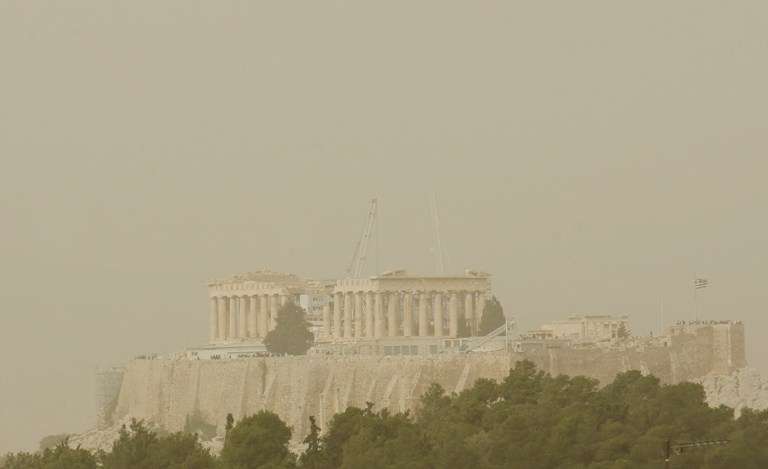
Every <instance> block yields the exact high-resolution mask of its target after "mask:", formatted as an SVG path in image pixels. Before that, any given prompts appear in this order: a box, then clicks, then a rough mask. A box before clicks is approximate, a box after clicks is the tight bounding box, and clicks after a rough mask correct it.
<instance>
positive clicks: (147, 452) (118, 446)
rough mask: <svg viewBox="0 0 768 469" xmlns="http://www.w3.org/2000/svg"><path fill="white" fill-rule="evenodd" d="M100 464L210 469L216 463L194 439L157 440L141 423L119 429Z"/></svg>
mask: <svg viewBox="0 0 768 469" xmlns="http://www.w3.org/2000/svg"><path fill="white" fill-rule="evenodd" d="M101 460H102V463H103V467H104V469H209V468H213V467H214V462H215V461H214V458H213V457H212V456H211V454H210V452H209V451H208V450H206V449H204V448H203V447H202V446H201V445H200V442H199V441H198V439H197V435H194V434H189V433H173V434H170V435H167V436H158V435H157V433H155V432H153V431H151V430H149V429H148V428H147V427H146V425H145V424H144V422H143V421H140V420H139V421H137V420H133V421H131V424H130V426H129V427H128V428H126V427H125V426H123V427H122V428H121V429H120V436H119V437H118V439H117V441H115V442H114V443H113V444H112V451H111V452H109V453H103V454H102V455H101Z"/></svg>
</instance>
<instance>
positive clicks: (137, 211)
mask: <svg viewBox="0 0 768 469" xmlns="http://www.w3.org/2000/svg"><path fill="white" fill-rule="evenodd" d="M766 18H768V4H766V3H765V2H760V1H743V2H735V3H734V2H731V3H728V4H726V3H723V2H713V1H680V2H673V3H670V2H660V1H652V2H642V4H626V3H622V4H619V3H616V2H586V3H585V2H557V3H547V4H538V3H537V4H536V5H529V4H524V3H522V2H480V3H475V2H468V3H464V2H438V1H423V2H383V3H382V2H347V1H341V0H340V1H334V2H329V1H320V2H306V3H299V2H285V1H280V2H277V1H274V2H246V1H229V2H227V1H215V2H214V1H202V0H198V1H176V0H174V1H164V2H155V1H152V2H150V1H131V2H127V1H113V2H100V1H99V2H97V1H83V0H71V1H67V2H49V1H11V0H0V60H1V61H0V64H1V65H0V67H1V68H0V162H1V163H2V170H1V171H0V217H1V219H2V225H1V226H2V229H1V230H0V249H1V250H2V254H1V255H0V259H2V261H1V262H0V281H1V283H0V284H1V285H2V293H1V294H0V305H1V306H2V315H1V316H0V332H1V334H2V337H1V338H0V339H1V340H0V370H2V373H0V453H2V452H5V451H10V450H19V449H24V448H34V447H35V446H36V444H37V441H38V440H39V439H40V438H41V437H42V436H44V435H47V434H52V433H61V432H72V431H78V430H83V429H85V428H87V427H89V426H91V425H92V423H93V419H94V415H93V414H94V398H93V394H94V389H93V373H94V370H95V369H96V367H97V366H98V365H103V364H111V363H120V362H124V361H126V360H128V359H130V358H131V357H133V356H135V355H137V354H139V353H145V352H168V351H173V350H179V349H183V348H184V347H188V346H193V345H198V344H200V343H203V342H205V340H206V338H207V333H208V332H207V327H208V324H207V313H206V311H207V308H208V304H207V301H206V300H207V298H206V289H205V285H206V281H207V280H208V279H210V278H214V277H220V276H224V275H229V274H231V273H234V272H244V271H249V270H256V269H259V268H267V267H268V268H271V269H274V270H278V271H283V272H294V273H296V274H299V275H302V276H307V277H319V278H325V277H335V276H339V275H341V274H343V272H344V269H345V268H346V266H347V264H348V262H349V259H350V256H351V255H352V252H353V249H354V246H355V242H356V241H357V239H358V237H359V235H360V230H361V227H362V224H363V221H364V217H365V212H366V208H367V201H368V200H369V199H370V198H371V197H377V198H378V200H379V204H380V205H379V218H378V221H379V224H378V230H377V233H376V235H377V236H376V239H375V240H373V241H372V243H373V244H372V247H371V253H372V254H371V256H372V257H371V258H370V262H369V264H368V267H369V271H368V272H367V274H369V275H371V274H373V273H375V271H377V269H378V271H383V270H387V269H395V268H406V269H408V270H409V271H414V272H421V273H432V272H434V271H435V268H436V267H435V258H434V255H433V252H434V241H433V239H432V226H433V225H432V219H431V216H430V210H429V197H430V195H431V194H436V196H437V200H438V203H439V210H440V225H441V226H440V227H441V235H442V241H443V245H444V249H445V253H446V270H447V271H449V272H450V271H455V272H459V271H463V269H464V268H476V269H480V270H483V271H486V272H490V273H492V274H493V286H494V292H495V294H496V295H497V296H498V297H499V299H500V300H501V302H502V304H503V305H504V308H505V311H506V313H507V314H508V315H513V316H515V318H516V319H517V321H518V324H519V327H520V329H523V330H524V329H529V328H532V327H535V326H536V325H537V324H538V323H539V322H541V320H547V319H556V318H560V317H563V316H565V315H567V314H569V313H603V314H628V315H630V316H631V319H632V322H633V324H634V327H635V332H636V333H640V334H648V333H649V332H651V331H658V329H659V321H660V305H661V304H662V303H663V304H664V312H665V313H664V314H665V320H666V321H667V322H670V321H673V320H678V319H691V318H692V317H693V298H692V288H691V283H692V280H693V278H694V277H695V276H697V275H698V276H703V277H706V278H708V279H709V280H710V281H711V286H710V288H708V289H707V290H706V291H704V292H702V293H701V295H700V297H699V301H700V305H701V316H702V317H703V318H705V319H706V318H718V319H738V320H743V321H744V322H745V327H746V331H747V345H748V356H747V360H748V362H749V363H750V364H751V365H752V366H755V367H757V368H760V369H761V370H762V371H764V372H765V371H768V363H766V362H765V361H764V359H763V357H764V356H765V354H766V353H768V345H766V341H765V340H764V339H765V334H766V330H767V328H768V319H767V316H766V314H765V307H766V299H767V297H768V294H767V293H766V291H767V290H766V287H765V283H766V274H767V273H768V272H767V270H766V265H767V262H768V254H767V253H768V249H767V248H766V246H765V240H766V239H768V222H767V221H766V216H765V212H766V206H768V189H766V182H765V180H766V174H768V158H767V157H766V155H767V150H768V111H767V110H768V91H766V86H765V83H768V62H766V60H765V58H766V56H768V20H766Z"/></svg>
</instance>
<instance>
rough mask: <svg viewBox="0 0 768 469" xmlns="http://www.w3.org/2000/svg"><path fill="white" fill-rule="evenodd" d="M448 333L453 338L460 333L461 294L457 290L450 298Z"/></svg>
mask: <svg viewBox="0 0 768 469" xmlns="http://www.w3.org/2000/svg"><path fill="white" fill-rule="evenodd" d="M448 335H449V336H450V337H453V338H456V337H458V335H459V295H457V294H456V292H455V291H452V292H451V294H450V297H449V299H448Z"/></svg>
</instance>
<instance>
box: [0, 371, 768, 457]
mask: <svg viewBox="0 0 768 469" xmlns="http://www.w3.org/2000/svg"><path fill="white" fill-rule="evenodd" d="M231 422H234V419H231ZM291 435H292V431H291V429H290V428H289V427H288V426H287V425H286V424H285V423H284V422H283V421H282V420H281V419H280V418H279V417H278V416H277V415H275V414H274V413H271V412H268V411H261V412H258V413H256V414H254V415H250V416H246V417H244V418H242V419H241V420H239V421H238V422H236V423H233V424H232V426H231V428H229V430H228V431H227V435H226V439H225V443H224V448H223V450H222V452H221V455H220V456H219V457H218V458H215V457H213V456H211V455H210V454H209V453H208V451H207V450H204V449H203V448H202V447H201V445H200V443H199V442H198V441H197V437H196V435H194V434H188V433H176V434H172V435H166V436H161V435H158V434H157V433H155V432H153V431H150V430H149V429H147V427H146V426H144V425H143V424H142V423H141V422H133V423H132V424H131V425H130V427H129V428H123V431H122V432H121V433H120V438H119V439H118V440H117V441H116V442H115V443H114V444H113V446H112V450H111V452H104V453H98V454H93V453H90V452H88V451H86V450H83V449H79V448H74V449H73V448H69V447H68V446H67V443H66V441H65V442H62V443H60V444H59V445H57V446H56V447H55V448H49V449H46V450H44V451H41V452H38V453H34V454H29V453H19V454H11V455H8V456H6V458H5V459H4V461H3V462H0V468H2V469H22V468H23V469H30V468H31V469H70V468H72V469H92V468H96V467H103V468H105V469H127V468H131V469H150V468H151V469H155V468H159V469H181V468H185V469H213V468H217V469H292V468H298V469H358V468H365V469H443V468H451V469H502V468H503V469H531V468H536V469H651V468H659V467H663V464H664V463H663V458H664V450H665V446H666V442H667V441H672V442H674V443H683V442H695V441H702V440H728V441H729V443H728V444H727V445H725V446H713V447H707V448H701V449H696V450H691V451H687V452H684V453H682V454H681V455H677V456H675V457H673V458H672V461H671V462H670V468H671V469H734V468H739V469H742V468H743V469H761V468H766V467H768V410H762V411H757V410H751V409H743V410H742V412H741V415H740V417H739V418H734V412H733V409H730V408H727V407H722V406H721V407H716V408H712V407H709V406H708V405H707V403H706V401H705V395H704V391H703V388H702V387H701V386H700V385H698V384H692V383H680V384H674V385H663V384H661V383H660V382H659V380H658V379H657V378H655V377H653V376H644V375H643V374H641V373H640V372H638V371H629V372H626V373H622V374H619V375H617V376H616V378H615V379H614V380H613V382H611V383H609V384H608V385H606V386H604V387H602V388H600V387H599V386H598V383H597V381H596V380H594V379H591V378H586V377H583V376H575V377H568V376H550V375H549V374H547V373H544V372H542V371H540V370H537V369H536V367H535V366H534V365H533V363H531V362H528V361H522V362H518V363H516V364H515V366H514V368H512V369H511V370H510V371H509V374H508V375H507V376H506V377H505V378H504V379H503V380H502V381H501V382H496V381H493V380H489V379H479V380H477V381H476V382H475V383H474V385H473V386H472V387H470V388H468V389H466V390H464V391H462V392H461V393H458V394H456V393H453V394H448V393H447V392H446V391H445V390H444V389H443V388H442V387H441V386H439V385H437V384H433V385H432V386H431V387H429V389H428V390H427V391H426V392H425V393H424V395H423V396H422V397H421V399H420V401H419V405H418V406H417V411H416V412H415V413H413V414H411V413H409V412H405V413H391V412H390V411H388V410H387V409H381V410H376V409H374V405H373V404H371V403H369V404H368V405H367V406H366V407H365V408H357V407H349V408H347V409H346V410H344V411H343V412H341V413H338V414H336V415H334V416H333V417H332V418H331V420H330V422H329V423H328V426H327V428H326V429H325V431H322V429H321V428H320V427H319V425H318V424H317V421H316V420H315V419H314V418H311V419H310V433H309V436H307V437H306V438H305V439H304V443H305V445H306V447H305V452H304V453H303V454H302V455H301V456H300V457H298V456H297V455H296V454H294V453H293V452H291V450H290V447H289V443H290V440H291ZM0 460H2V458H0Z"/></svg>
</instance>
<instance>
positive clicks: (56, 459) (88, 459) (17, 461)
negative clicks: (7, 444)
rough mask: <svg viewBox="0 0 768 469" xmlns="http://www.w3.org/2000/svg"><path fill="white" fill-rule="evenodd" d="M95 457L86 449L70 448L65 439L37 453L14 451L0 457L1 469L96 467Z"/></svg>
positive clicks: (77, 468) (74, 468)
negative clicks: (14, 452)
mask: <svg viewBox="0 0 768 469" xmlns="http://www.w3.org/2000/svg"><path fill="white" fill-rule="evenodd" d="M97 462H98V461H97V459H96V457H95V456H94V455H93V454H92V453H91V452H90V451H87V450H84V449H81V448H70V447H69V445H68V443H67V441H66V440H65V441H62V442H59V444H57V445H56V446H55V447H53V448H46V449H45V450H43V451H41V452H38V453H16V454H10V455H8V456H6V457H5V458H0V468H2V469H96V468H97V467H98V464H97Z"/></svg>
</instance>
